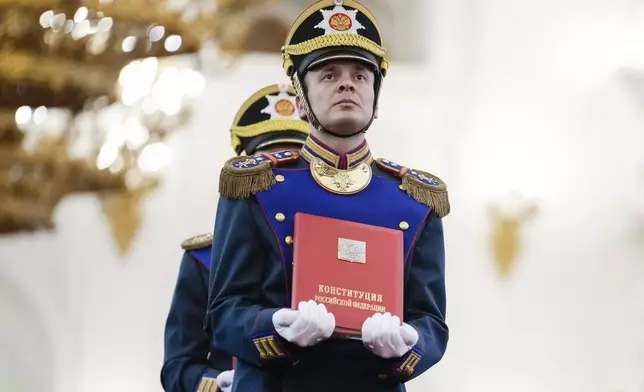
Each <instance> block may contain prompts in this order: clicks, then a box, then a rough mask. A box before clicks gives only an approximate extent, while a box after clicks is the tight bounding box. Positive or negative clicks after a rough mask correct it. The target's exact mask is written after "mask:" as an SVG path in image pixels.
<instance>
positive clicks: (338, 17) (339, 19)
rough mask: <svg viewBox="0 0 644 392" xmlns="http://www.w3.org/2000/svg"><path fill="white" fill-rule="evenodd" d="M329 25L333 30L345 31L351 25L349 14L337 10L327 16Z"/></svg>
mask: <svg viewBox="0 0 644 392" xmlns="http://www.w3.org/2000/svg"><path fill="white" fill-rule="evenodd" d="M329 26H331V28H332V29H333V30H335V31H347V30H349V29H350V28H351V27H352V26H353V22H352V21H351V18H350V17H349V15H347V14H344V13H342V12H338V13H335V14H333V15H331V17H330V18H329Z"/></svg>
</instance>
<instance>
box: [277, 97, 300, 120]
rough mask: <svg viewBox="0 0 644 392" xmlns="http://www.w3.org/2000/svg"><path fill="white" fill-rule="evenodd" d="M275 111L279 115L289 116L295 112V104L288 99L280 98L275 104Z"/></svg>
mask: <svg viewBox="0 0 644 392" xmlns="http://www.w3.org/2000/svg"><path fill="white" fill-rule="evenodd" d="M275 112H277V114H279V115H281V116H290V115H292V114H293V113H295V106H294V105H293V102H291V101H289V100H288V99H280V100H279V101H277V103H276V104H275Z"/></svg>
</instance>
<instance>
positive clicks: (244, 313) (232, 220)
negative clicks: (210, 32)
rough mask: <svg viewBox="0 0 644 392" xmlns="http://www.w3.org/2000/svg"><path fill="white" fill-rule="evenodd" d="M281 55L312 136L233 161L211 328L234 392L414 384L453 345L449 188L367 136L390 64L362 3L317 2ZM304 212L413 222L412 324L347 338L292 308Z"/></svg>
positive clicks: (218, 233)
mask: <svg viewBox="0 0 644 392" xmlns="http://www.w3.org/2000/svg"><path fill="white" fill-rule="evenodd" d="M282 54H283V66H284V69H285V71H286V73H287V75H288V76H290V77H291V80H292V82H293V85H294V86H295V88H296V90H297V93H298V108H299V109H300V111H301V112H302V113H305V114H306V115H307V117H308V119H309V122H310V123H311V135H310V136H309V138H308V139H307V141H306V143H305V144H304V146H303V147H302V149H301V150H300V152H299V154H297V155H295V154H292V153H290V152H275V153H272V154H256V155H254V156H246V157H237V158H233V159H231V160H229V161H228V162H227V163H226V164H225V165H224V167H223V169H222V174H221V177H220V187H219V191H220V196H221V197H220V199H219V205H218V209H217V217H216V221H215V228H214V242H215V244H216V246H214V247H213V253H212V260H211V263H212V265H213V266H214V265H217V269H216V270H213V273H211V274H210V292H209V302H208V311H207V313H208V315H207V323H208V324H207V328H208V329H209V330H210V333H211V335H212V337H213V342H214V345H215V346H216V347H219V348H221V349H222V350H225V351H226V352H229V353H231V354H232V355H234V356H235V357H236V358H237V360H238V362H237V366H236V368H235V382H234V383H233V391H234V392H247V391H253V392H278V391H280V392H318V391H320V392H321V391H329V390H333V391H336V392H344V391H346V392H394V391H396V392H399V391H404V390H405V387H404V383H405V382H407V381H408V380H410V379H412V378H414V377H417V376H418V375H420V374H422V373H423V372H425V371H426V370H427V369H429V368H430V367H432V366H433V365H434V364H436V363H437V362H438V361H440V360H441V358H442V357H443V355H444V352H445V350H446V347H447V341H448V328H447V325H446V322H445V312H446V293H445V276H444V275H445V251H444V239H443V226H442V218H443V217H445V216H446V215H447V214H448V213H449V210H450V207H449V201H448V196H447V190H446V186H445V184H444V182H443V181H442V180H440V179H439V178H438V177H437V176H435V175H432V174H430V173H427V172H424V171H420V170H413V169H410V168H407V167H405V166H403V165H400V164H397V163H394V162H393V161H391V160H387V159H380V158H379V159H375V158H374V157H373V156H372V153H371V150H370V149H369V145H368V143H367V141H366V138H365V133H366V132H367V129H368V128H369V126H370V125H371V123H372V121H373V120H374V118H376V114H377V105H378V94H379V92H380V87H381V83H382V80H383V77H384V76H385V74H386V72H387V60H386V53H385V49H384V47H383V44H382V37H381V34H380V31H379V29H378V25H377V23H376V20H375V18H374V16H373V15H372V14H371V13H370V12H369V11H368V10H367V9H366V8H365V7H364V6H363V5H361V4H360V3H358V2H357V1H352V0H344V1H343V0H321V1H317V2H315V3H314V4H313V5H311V6H310V7H309V8H307V9H306V10H305V11H304V12H303V13H302V14H301V15H300V16H299V17H298V18H297V20H296V21H295V23H294V25H293V26H292V27H291V29H290V31H289V33H288V36H287V39H286V44H285V46H284V47H283V48H282ZM296 213H307V214H312V215H317V216H322V217H328V218H335V219H340V220H344V221H353V222H358V223H362V224H368V225H373V226H380V227H385V228H389V229H394V230H400V231H402V234H403V238H404V252H403V254H402V255H401V259H403V260H404V263H405V264H404V269H405V271H404V314H403V315H402V316H403V320H400V319H399V318H398V317H395V316H392V315H391V314H390V313H375V314H373V315H372V316H370V317H366V319H365V320H364V323H363V325H362V330H361V331H360V333H361V336H360V338H361V339H340V338H337V337H335V336H333V337H332V334H333V332H334V329H335V317H334V315H333V314H332V313H329V312H328V310H327V308H326V307H325V306H324V304H318V303H315V302H314V301H304V302H300V303H297V304H292V303H291V299H290V297H291V294H292V292H291V290H292V269H293V268H292V264H293V262H294V260H293V252H294V250H293V246H294V244H297V241H298V239H297V237H294V231H295V229H294V219H295V214H296ZM223 320H225V322H222V321H223Z"/></svg>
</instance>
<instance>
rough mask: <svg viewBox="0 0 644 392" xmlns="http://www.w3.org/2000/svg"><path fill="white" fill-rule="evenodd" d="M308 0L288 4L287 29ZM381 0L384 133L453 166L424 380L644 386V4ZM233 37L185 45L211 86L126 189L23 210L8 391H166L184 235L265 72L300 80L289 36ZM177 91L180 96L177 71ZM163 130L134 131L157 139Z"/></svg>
mask: <svg viewBox="0 0 644 392" xmlns="http://www.w3.org/2000/svg"><path fill="white" fill-rule="evenodd" d="M118 1H119V0H114V3H118ZM8 3H11V1H9V2H8ZM307 3H308V1H300V2H298V1H295V0H292V1H286V0H285V1H283V2H277V4H274V5H271V6H270V7H273V8H271V9H272V10H273V12H274V13H275V14H276V15H278V17H276V20H279V17H281V18H285V19H286V21H287V22H286V26H288V25H289V24H290V22H291V21H292V20H293V18H294V16H293V12H294V11H293V10H295V9H297V10H299V9H301V8H303V7H304V6H305V5H306V4H307ZM364 3H365V4H366V5H367V6H370V5H371V4H370V1H369V0H364ZM373 3H374V4H373V7H372V8H374V12H376V14H377V16H378V17H381V18H382V19H383V22H382V25H383V28H384V29H385V31H384V32H385V37H386V38H389V37H391V38H390V39H389V40H388V41H386V45H387V46H388V47H392V48H393V49H392V51H393V52H394V53H396V55H397V58H396V57H395V56H394V60H392V64H391V66H390V73H389V75H388V77H387V80H386V81H385V86H384V89H383V91H382V99H381V104H380V116H379V119H378V120H377V121H376V123H375V124H374V126H373V127H372V128H371V129H370V131H369V134H368V135H369V140H370V143H371V147H372V149H373V150H374V152H375V154H376V156H381V157H386V158H390V159H393V160H395V161H398V162H400V163H402V164H404V165H407V166H410V167H415V168H419V169H423V170H427V171H430V172H432V173H435V174H437V175H439V176H440V177H442V178H443V179H444V180H445V181H446V182H447V184H448V187H449V190H450V198H451V203H452V213H451V215H450V216H449V217H447V218H446V219H445V229H446V241H447V244H446V245H447V262H448V268H447V274H448V276H447V280H448V302H449V307H448V324H449V326H450V329H451V341H450V344H449V347H448V351H447V354H446V356H445V358H444V359H443V360H442V361H441V362H440V363H439V364H438V365H437V366H435V367H434V368H432V369H431V370H430V371H428V372H427V373H426V374H424V375H423V376H421V377H420V378H418V379H417V380H414V381H412V382H411V383H409V387H408V389H409V390H410V391H411V392H416V391H417V392H420V391H434V392H447V391H449V392H488V391H489V392H517V391H521V392H533V391H534V392H560V391H561V392H564V391H565V392H573V391H579V392H582V391H583V392H643V391H644V197H643V196H642V195H643V194H644V47H643V46H642V38H644V2H642V1H636V0H610V1H605V0H556V1H555V0H540V1H532V0H449V1H447V0H431V1H426V0H425V1H397V2H376V1H374V2H373ZM110 4H111V3H110ZM133 4H134V3H133ZM201 6H203V4H202V5H201ZM2 7H5V6H4V5H3V2H0V9H2ZM172 7H175V8H180V4H178V3H177V4H171V7H170V8H172ZM280 7H283V8H280ZM289 7H290V8H289ZM249 8H252V7H249ZM287 10H289V12H290V13H289V12H287ZM108 11H109V9H107V10H105V15H108ZM201 12H203V13H207V12H208V9H206V10H202V11H201ZM244 12H249V14H247V15H255V14H252V13H250V12H256V11H252V10H251V11H244ZM114 13H115V14H116V13H117V12H116V11H114ZM151 14H153V13H151ZM5 15H6V14H5ZM38 15H40V13H38ZM126 15H127V14H126ZM295 15H297V12H295ZM286 16H288V18H286ZM104 17H105V16H104ZM184 17H185V16H184ZM68 18H71V17H70V16H69V15H68ZM248 18H250V17H247V19H248ZM115 19H116V18H115ZM124 19H127V18H125V17H124ZM81 21H82V20H81ZM141 23H142V22H141ZM220 23H221V21H220ZM77 24H80V23H77ZM278 25H279V23H278ZM195 30H196V28H195ZM186 31H189V30H186ZM167 34H169V33H166V36H167ZM178 34H180V33H178ZM222 34H223V33H222ZM276 34H278V35H279V32H278V33H276ZM216 37H219V41H217V40H216V39H215V40H214V41H212V37H211V41H209V42H210V43H209V44H203V45H200V46H199V48H198V49H195V51H194V52H193V54H191V53H190V51H187V53H186V54H185V55H186V56H187V59H184V58H182V60H180V61H179V60H172V58H171V57H168V58H169V59H170V60H172V61H174V62H171V63H170V67H171V68H172V67H175V68H173V69H179V70H187V69H192V68H194V67H195V65H194V64H195V61H194V59H195V58H197V59H199V60H200V63H201V64H200V68H198V71H199V73H196V72H197V71H194V72H195V73H190V74H186V75H188V76H190V78H189V79H186V80H189V81H190V83H187V82H186V83H187V84H186V83H184V86H183V88H184V89H185V88H186V86H187V85H190V86H193V85H194V86H195V87H194V88H193V89H192V90H190V91H187V92H185V95H186V97H188V98H190V99H188V98H186V101H185V102H184V101H182V103H183V104H184V105H185V107H183V106H182V110H186V111H188V112H189V113H190V116H189V117H187V120H186V121H185V122H184V123H182V124H181V125H176V126H174V125H164V126H162V127H161V126H160V127H159V128H158V132H157V133H154V132H153V127H152V126H149V130H148V131H146V133H145V135H147V136H146V137H147V138H148V139H149V138H151V136H153V135H157V134H164V135H165V133H163V132H166V131H163V132H162V130H164V129H166V130H167V129H171V130H172V132H169V135H168V136H167V137H165V136H164V137H163V138H159V140H162V143H159V145H157V147H156V148H151V149H149V150H148V156H149V158H148V159H147V160H145V159H139V160H138V163H139V166H146V165H147V166H146V167H147V169H148V170H147V171H146V170H143V171H144V172H145V173H143V174H141V173H137V176H138V177H135V178H137V179H138V180H137V181H136V184H138V185H137V187H133V186H132V185H131V181H130V180H128V181H130V182H128V185H127V189H129V190H128V191H127V192H125V193H122V194H121V198H120V199H119V198H116V199H109V197H110V196H106V195H105V194H104V192H102V191H101V188H100V187H98V186H97V187H96V188H97V192H99V193H98V195H97V194H96V193H95V192H94V191H91V192H90V193H87V192H86V193H70V195H68V196H65V197H63V198H61V200H60V201H59V203H57V204H56V205H55V209H53V210H52V211H53V212H52V214H53V215H52V222H53V228H52V229H46V228H41V227H38V228H37V230H31V229H29V230H22V229H16V230H9V229H8V228H9V224H8V223H7V222H8V221H3V225H5V227H4V228H3V230H2V231H3V232H5V231H6V232H5V233H4V234H3V235H2V236H0V391H3V392H4V391H5V390H6V391H11V392H13V391H35V390H38V391H43V392H49V391H51V392H63V391H64V392H85V391H94V392H103V391H105V392H108V391H124V392H126V391H137V392H140V391H149V392H157V391H161V386H160V382H159V371H160V368H161V364H162V355H163V327H164V324H165V317H166V315H167V311H168V307H169V304H170V299H171V295H172V290H173V288H174V283H175V279H176V274H177V270H178V266H179V262H180V257H181V254H182V251H181V249H180V242H181V241H182V240H183V239H185V238H187V237H189V236H191V235H195V234H200V233H205V232H209V231H211V229H212V224H213V218H214V214H215V210H216V202H217V197H218V195H217V180H218V174H219V170H220V168H221V165H222V163H223V162H224V161H225V160H226V159H227V158H228V157H230V156H231V154H232V151H231V147H230V142H229V133H228V129H229V127H230V124H231V122H232V118H233V116H234V113H235V112H236V110H237V108H238V106H239V105H240V104H241V103H242V102H243V101H244V100H245V99H246V98H247V97H248V96H249V95H250V94H251V93H252V92H254V91H255V90H256V89H258V88H259V87H261V86H263V85H267V84H272V83H278V82H285V81H287V80H286V78H285V76H284V74H283V71H282V69H281V67H280V65H281V62H280V57H279V54H277V53H270V50H267V51H263V52H260V51H252V52H251V53H248V54H244V55H242V56H241V57H238V58H236V59H235V60H234V61H233V62H231V61H232V60H230V58H231V54H230V53H231V52H234V51H233V50H229V48H226V47H225V45H222V43H221V42H223V40H224V38H221V35H216ZM2 38H3V36H2V35H1V34H0V40H1V39H2ZM165 39H166V40H167V37H166V38H165ZM0 42H1V41H0ZM186 42H188V41H187V38H184V45H185V43H186ZM213 42H214V43H213ZM123 45H125V44H123ZM266 45H269V46H270V43H268V44H266ZM123 48H125V46H123ZM166 49H167V46H166ZM394 49H395V50H394ZM3 50H6V46H5V47H4V49H3ZM168 52H172V51H168ZM170 54H171V53H165V54H164V56H165V55H170ZM2 55H3V54H2V53H0V56H2ZM158 57H159V58H160V60H159V64H161V60H162V59H161V58H162V57H163V56H161V55H158ZM6 59H8V57H5V60H6ZM2 61H3V60H2V59H0V63H1V62H2ZM128 61H129V60H128ZM146 64H148V65H150V64H151V63H150V62H148V63H146ZM139 66H141V65H140V64H139ZM164 66H165V65H164ZM153 68H154V69H155V70H156V69H157V68H158V69H161V65H157V64H156V63H155V64H154V67H153ZM195 69H196V68H195ZM133 72H134V71H133ZM137 72H139V71H137ZM141 72H143V73H139V74H137V73H136V72H134V73H133V74H134V75H135V76H132V77H130V79H127V75H126V76H123V73H121V90H122V91H123V90H127V88H128V86H129V88H130V89H134V90H135V92H136V91H137V90H136V89H137V88H138V87H137V86H139V85H140V84H141V83H144V82H141V80H140V79H141V78H143V75H145V70H143V71H141ZM176 72H179V71H176ZM181 72H183V71H181ZM0 79H2V76H0ZM124 80H125V81H124ZM137 80H138V81H137ZM128 83H129V84H128ZM150 83H151V82H150ZM150 83H148V84H150ZM172 86H174V87H172ZM168 88H169V89H170V90H171V91H174V94H172V93H171V94H170V95H177V94H176V91H178V90H172V89H173V88H174V89H179V87H177V85H171V87H168ZM193 90H194V91H193ZM182 91H183V90H182ZM192 92H194V94H192ZM132 94H134V95H136V93H132ZM141 96H142V95H141ZM159 96H161V97H167V96H168V95H167V94H166V95H163V94H161V95H159ZM3 97H4V98H3V99H5V102H2V104H7V105H6V106H7V107H9V108H10V109H11V113H13V112H14V111H16V110H17V109H15V108H11V107H10V105H9V101H8V99H9V98H8V96H6V95H4V96H3ZM138 98H140V97H138V96H136V97H135V98H133V99H132V101H133V102H134V101H136V99H138ZM124 99H125V100H127V94H121V96H120V100H121V102H122V101H123V100H124ZM168 99H170V98H168ZM116 101H118V100H116ZM137 102H138V101H137ZM164 102H165V101H164ZM21 106H30V107H31V109H30V111H29V113H28V116H27V115H26V114H25V113H24V112H25V111H26V109H21V110H22V111H23V117H22V118H21V117H20V115H18V114H16V121H18V120H21V119H23V120H24V121H22V123H23V124H22V125H23V126H22V127H21V128H20V132H21V134H23V135H25V137H28V136H30V132H37V130H32V129H31V128H29V127H28V126H27V125H29V124H31V125H34V124H33V123H34V121H35V120H36V117H35V116H36V112H35V109H36V107H39V105H30V104H29V103H28V102H27V103H24V105H21ZM45 106H46V105H45ZM161 106H163V102H161V104H160V107H161ZM128 107H130V109H128ZM131 107H133V106H132V105H130V106H128V105H125V109H123V108H121V109H119V110H115V112H114V113H112V112H109V111H108V112H107V113H106V114H103V115H102V116H103V117H100V119H99V120H92V121H94V122H93V123H92V121H90V120H86V122H85V123H82V122H81V123H80V124H81V125H78V127H80V128H82V129H90V130H92V132H98V131H96V130H94V128H95V127H96V121H98V122H99V123H101V124H107V123H110V121H113V122H115V123H116V124H119V123H118V121H121V123H120V124H126V125H127V124H129V125H128V126H126V125H123V126H121V127H120V128H119V129H121V131H122V130H123V129H125V130H129V131H131V132H132V133H131V134H130V135H138V134H136V132H137V130H139V128H140V127H138V128H137V126H136V124H134V125H132V124H133V123H127V120H122V118H121V117H119V116H122V114H120V113H122V112H123V111H126V110H131ZM137 108H139V109H138V110H143V111H145V110H146V107H145V104H142V106H141V107H138V106H137ZM163 109H164V110H163V111H164V113H165V114H166V115H168V116H170V115H176V114H177V113H178V112H179V111H178V110H172V109H171V108H170V109H168V108H167V107H165V106H164V107H163ZM149 111H150V112H153V110H152V109H150V110H149ZM50 112H51V113H53V112H54V111H53V110H50ZM52 116H53V115H52ZM115 119H117V120H115ZM148 120H149V119H148ZM166 120H167V119H166ZM56 121H59V122H60V121H62V120H59V119H57V118H56V117H51V118H50V117H47V120H45V121H36V125H38V124H40V125H41V126H40V128H38V127H36V128H38V129H41V132H46V131H48V128H47V127H45V126H44V125H43V123H48V124H50V123H56ZM167 121H169V120H167ZM18 122H21V121H18ZM27 123H29V124H27ZM90 123H91V124H93V125H91V126H90V125H87V124H90ZM25 124H26V125H25ZM83 124H85V125H83ZM145 124H147V123H145ZM52 127H53V126H52ZM83 127H84V128H83ZM117 128H118V127H117ZM42 129H44V131H42ZM154 129H157V128H154ZM109 134H110V133H109V132H107V136H106V138H107V139H109V137H113V136H109ZM122 137H123V138H124V139H123V140H126V139H127V138H128V136H127V135H125V136H122ZM107 139H105V138H104V139H101V140H102V142H101V143H103V144H100V145H99V147H100V148H98V149H97V148H95V147H96V146H94V147H93V149H92V148H90V149H89V150H88V151H90V150H91V151H94V153H95V156H92V155H89V156H90V157H94V158H95V162H97V163H98V166H99V168H101V166H102V168H107V167H111V168H114V167H115V166H114V165H116V163H115V162H117V160H118V159H121V158H123V157H124V155H123V156H122V155H118V154H117V153H116V152H114V153H113V154H111V155H110V152H113V151H116V150H115V149H114V148H113V147H114V146H113V145H110V144H109V143H110V142H109V140H108V141H105V140H107ZM148 139H146V140H144V142H145V143H144V142H141V143H138V145H137V140H136V137H134V136H130V139H127V140H129V141H130V143H129V144H128V143H125V144H127V145H128V146H130V147H129V148H131V149H133V150H136V152H138V153H139V154H140V153H141V150H142V149H143V146H144V145H147V144H146V143H148V144H149V143H151V142H150V141H149V140H148ZM152 141H154V140H152ZM123 143H124V142H122V143H121V144H117V145H118V146H121V145H123ZM105 146H107V147H105ZM132 146H134V147H132ZM137 149H138V150H137ZM119 151H121V150H119ZM150 151H152V152H150ZM101 154H102V155H101ZM139 158H140V157H139ZM123 159H124V158H123ZM126 161H127V160H126ZM124 162H125V161H124ZM145 162H148V163H147V164H144V163H145ZM120 165H121V166H123V165H125V167H126V168H128V167H129V166H128V164H127V162H126V163H123V162H121V164H120ZM139 169H141V168H140V167H139ZM143 169H145V167H144V168H143ZM135 171H136V170H135ZM113 172H114V173H117V172H118V170H113ZM150 173H152V174H150ZM150 175H152V177H153V178H154V182H155V184H157V185H155V186H156V188H155V187H154V186H151V187H150V189H148V190H145V191H140V192H139V193H136V192H134V191H132V189H139V190H140V189H147V188H146V187H145V186H144V185H141V184H146V182H145V181H144V180H141V178H142V177H141V176H143V177H146V176H150ZM152 177H150V178H152ZM146 178H148V177H146ZM128 179H129V177H128ZM108 182H109V181H108ZM112 188H114V189H117V188H118V189H120V188H119V187H118V186H117V185H114V186H112ZM118 189H117V192H119V191H118ZM133 194H135V195H136V196H132V195H133ZM127 195H129V196H127ZM6 200H8V199H5V200H4V201H5V202H6ZM137 206H138V207H137ZM110 211H111V212H110ZM114 211H117V212H116V213H115V212H114ZM137 211H138V214H139V219H136V218H132V216H134V217H136V216H137ZM119 212H120V213H121V214H126V212H128V213H129V215H127V214H126V215H127V216H125V217H124V216H120V217H119V216H118V215H119ZM530 212H531V213H530ZM119 222H120V223H119ZM128 222H129V223H128ZM119 225H121V226H119ZM123 225H125V226H123ZM119 228H120V229H119ZM133 228H134V229H133ZM4 229H7V230H4ZM115 232H120V233H121V234H120V235H121V236H122V237H123V236H125V238H118V237H115V235H114V233H115ZM128 233H129V234H130V235H127V234H128ZM495 241H496V242H495ZM495 244H496V246H495ZM515 246H516V254H514V255H513V254H511V253H512V252H511V250H512V249H513V248H514V247H515ZM508 250H509V251H510V254H508V253H507V252H508Z"/></svg>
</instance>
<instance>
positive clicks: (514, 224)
mask: <svg viewBox="0 0 644 392" xmlns="http://www.w3.org/2000/svg"><path fill="white" fill-rule="evenodd" d="M538 211H539V209H538V206H537V205H536V204H535V203H534V202H533V201H531V200H529V199H527V198H525V197H524V196H522V195H520V194H518V193H510V194H508V195H507V196H506V197H505V198H503V199H502V200H500V201H499V202H497V203H495V204H491V205H489V206H488V216H489V219H490V221H491V233H490V238H489V241H490V247H491V250H492V256H493V258H494V262H495V264H496V267H497V270H498V272H499V274H500V275H501V277H503V278H507V277H508V276H509V275H510V273H511V272H512V269H513V267H514V264H515V262H516V259H517V256H518V254H519V252H520V250H521V245H522V233H521V229H522V226H523V225H524V224H526V223H528V222H529V221H531V220H532V219H534V218H535V217H536V216H537V214H538Z"/></svg>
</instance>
